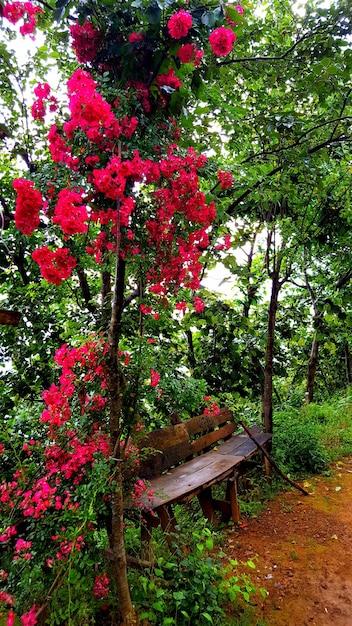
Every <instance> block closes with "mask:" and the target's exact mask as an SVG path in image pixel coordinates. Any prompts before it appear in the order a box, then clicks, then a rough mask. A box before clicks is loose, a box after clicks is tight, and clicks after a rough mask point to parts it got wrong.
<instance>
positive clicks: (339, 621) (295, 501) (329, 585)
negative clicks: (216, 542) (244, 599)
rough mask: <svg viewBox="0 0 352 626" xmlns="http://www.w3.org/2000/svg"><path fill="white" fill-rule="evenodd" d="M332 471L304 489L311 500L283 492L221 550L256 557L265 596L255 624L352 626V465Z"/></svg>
mask: <svg viewBox="0 0 352 626" xmlns="http://www.w3.org/2000/svg"><path fill="white" fill-rule="evenodd" d="M331 470H332V475H331V476H329V477H323V476H317V477H313V478H312V479H309V480H307V481H306V482H304V483H302V486H304V487H305V488H306V489H307V490H308V491H309V492H310V495H309V496H304V495H302V494H301V493H300V492H299V491H284V492H282V493H280V494H279V495H278V496H276V497H275V498H274V500H273V501H272V502H271V503H270V505H269V508H268V509H267V510H265V511H264V512H263V513H261V514H260V515H259V516H258V517H257V518H255V519H253V518H252V519H243V523H242V524H241V525H240V527H239V528H236V529H233V530H231V531H230V532H229V534H228V538H227V540H226V544H225V547H224V552H225V553H226V554H227V556H229V557H230V558H233V559H236V560H238V561H246V560H248V559H249V558H251V559H254V560H255V563H256V570H255V571H254V572H253V574H251V578H252V580H253V583H254V584H255V585H256V586H257V587H258V588H260V587H264V588H265V589H266V590H267V595H266V598H265V599H264V600H263V598H262V597H261V596H259V594H258V595H257V597H256V598H255V601H256V603H257V607H256V609H255V613H256V618H255V620H254V621H253V624H265V626H332V625H334V626H352V459H351V458H348V459H343V460H342V461H339V462H338V463H335V464H334V465H333V466H332V467H331ZM243 571H246V573H247V574H249V573H250V572H249V570H248V567H247V568H245V570H243ZM246 623H247V622H246Z"/></svg>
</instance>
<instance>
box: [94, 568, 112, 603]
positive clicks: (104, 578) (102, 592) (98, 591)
mask: <svg viewBox="0 0 352 626" xmlns="http://www.w3.org/2000/svg"><path fill="white" fill-rule="evenodd" d="M109 583H110V580H109V577H108V575H107V574H102V575H101V576H100V575H99V574H98V575H97V576H96V577H95V580H94V589H93V595H94V597H95V598H104V597H105V596H107V595H109Z"/></svg>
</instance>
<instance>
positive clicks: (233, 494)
mask: <svg viewBox="0 0 352 626" xmlns="http://www.w3.org/2000/svg"><path fill="white" fill-rule="evenodd" d="M237 480H238V474H237V473H236V474H235V475H234V476H232V478H230V479H229V480H228V482H227V493H228V496H227V497H228V499H229V500H230V506H231V517H232V521H233V523H234V524H238V522H239V521H240V507H239V504H238V493H237Z"/></svg>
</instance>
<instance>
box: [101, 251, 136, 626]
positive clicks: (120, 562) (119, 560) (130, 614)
mask: <svg viewBox="0 0 352 626" xmlns="http://www.w3.org/2000/svg"><path fill="white" fill-rule="evenodd" d="M124 288H125V262H124V260H123V259H122V258H121V257H120V254H119V245H118V246H117V251H116V270H115V283H114V292H113V301H112V309H111V320H110V328H109V336H108V340H109V346H110V350H109V363H108V392H109V403H110V445H111V457H112V462H113V463H114V466H113V469H112V473H111V477H110V482H111V484H113V485H114V492H113V494H112V495H111V535H110V537H109V541H110V548H111V550H112V555H113V572H114V579H115V586H116V593H117V600H118V620H119V623H120V624H121V625H122V626H132V625H134V624H137V621H136V620H137V618H136V614H135V610H134V608H133V605H132V601H131V596H130V591H129V585H128V579H127V559H126V550H125V543H124V522H123V511H124V500H123V491H122V468H121V461H120V459H119V453H120V440H121V423H120V419H121V406H122V391H123V384H122V375H121V371H120V366H119V359H118V353H119V341H120V335H121V315H122V306H123V297H124Z"/></svg>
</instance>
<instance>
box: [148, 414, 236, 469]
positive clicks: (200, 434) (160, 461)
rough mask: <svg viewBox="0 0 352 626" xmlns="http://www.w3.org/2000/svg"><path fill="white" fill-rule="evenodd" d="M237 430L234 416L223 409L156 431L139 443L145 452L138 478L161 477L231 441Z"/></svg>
mask: <svg viewBox="0 0 352 626" xmlns="http://www.w3.org/2000/svg"><path fill="white" fill-rule="evenodd" d="M236 430H237V424H236V422H235V421H234V417H233V413H232V411H230V410H229V409H226V408H225V409H220V411H219V412H218V413H210V414H208V415H198V416H196V417H191V418H190V419H188V420H185V421H184V422H181V423H180V424H175V426H168V427H167V428H160V429H159V430H154V431H153V432H151V433H148V434H147V435H146V436H145V437H143V439H142V440H141V441H140V442H138V447H139V448H140V450H142V451H143V449H144V450H146V457H145V458H142V460H141V465H140V470H139V472H138V473H139V476H141V477H142V478H153V477H154V476H160V474H162V473H163V472H165V471H167V470H168V469H170V468H171V467H174V466H175V465H179V464H180V463H182V462H183V461H186V460H188V459H190V458H192V457H193V456H195V455H197V454H199V453H202V452H205V451H206V450H209V449H210V448H211V447H212V446H214V445H215V444H216V443H218V442H219V441H222V440H224V439H228V437H230V436H231V435H232V433H233V432H235V431H236ZM142 457H143V453H142Z"/></svg>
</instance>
